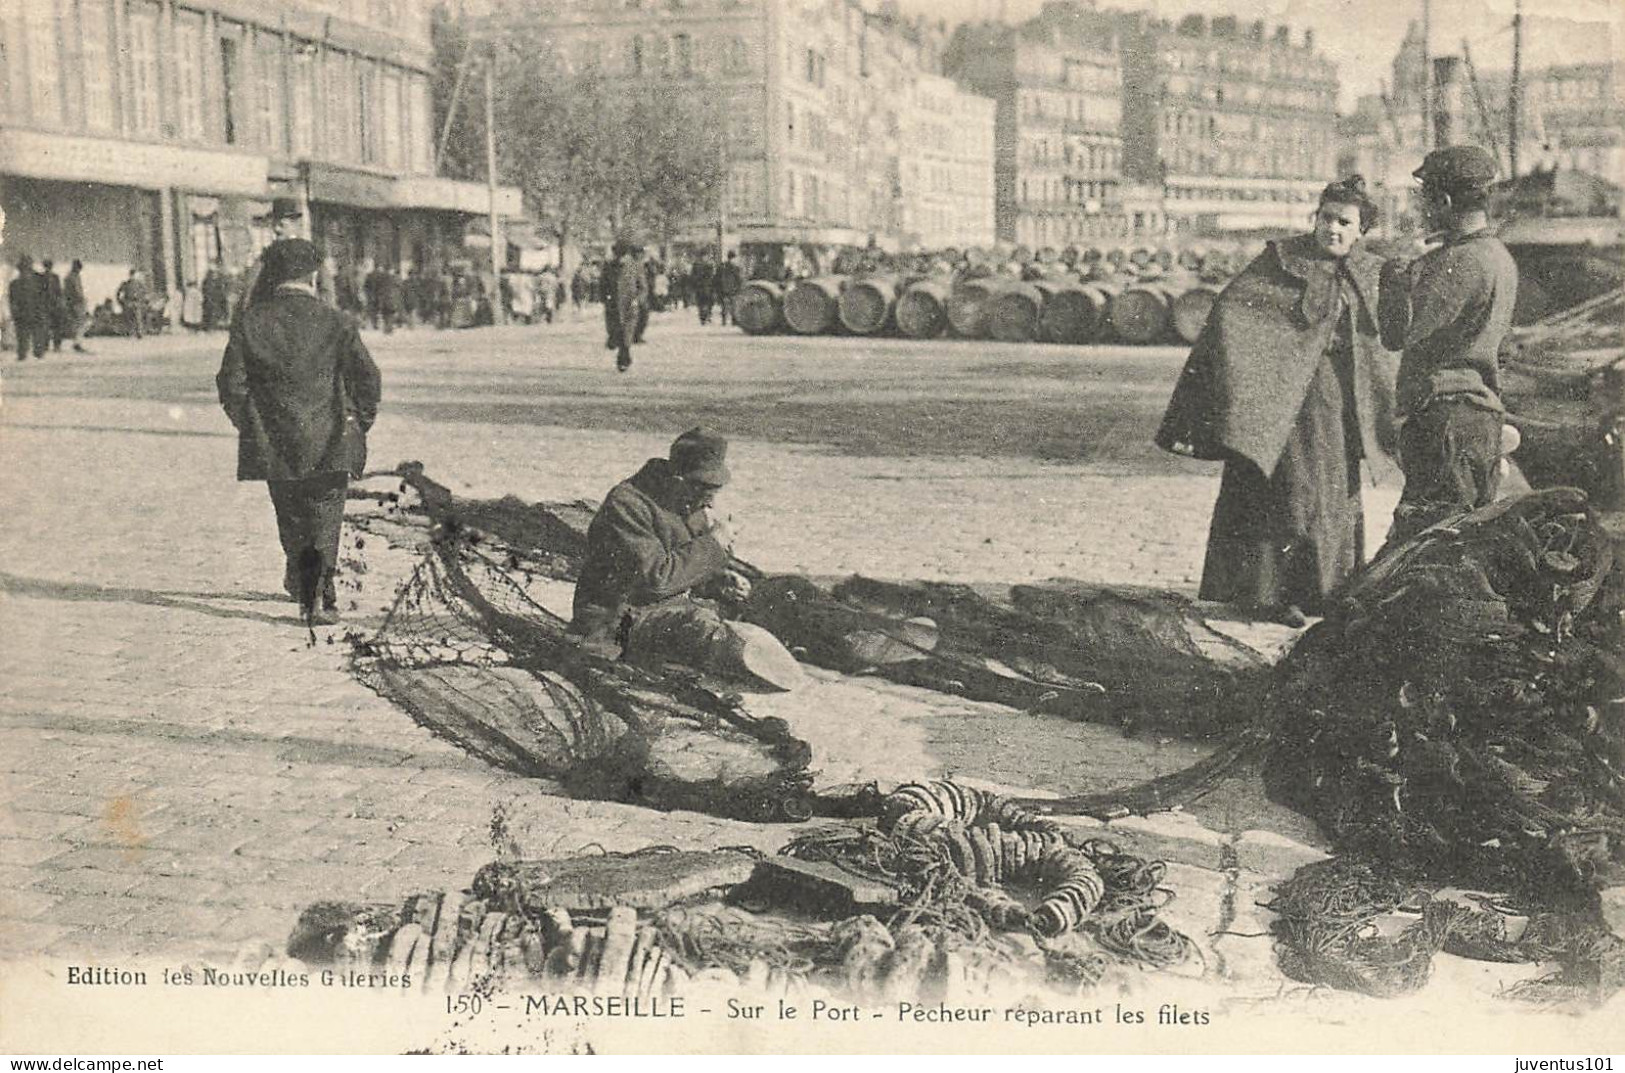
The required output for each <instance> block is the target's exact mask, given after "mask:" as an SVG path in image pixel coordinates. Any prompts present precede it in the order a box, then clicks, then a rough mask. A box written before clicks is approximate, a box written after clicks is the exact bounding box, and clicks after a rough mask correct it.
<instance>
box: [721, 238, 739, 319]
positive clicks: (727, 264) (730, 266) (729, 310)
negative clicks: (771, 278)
mask: <svg viewBox="0 0 1625 1073" xmlns="http://www.w3.org/2000/svg"><path fill="white" fill-rule="evenodd" d="M744 286H745V276H744V273H743V272H742V271H741V270H740V267H739V261H738V253H737V252H736V251H734V250H729V251H728V259H727V260H726V261H724V262H722V264H721V265H720V266H718V268H717V305H718V306H719V315H720V319H721V321H722V323H723V324H733V323H735V322H734V299H736V298H737V297H739V292H740V291H741V290H743V289H744Z"/></svg>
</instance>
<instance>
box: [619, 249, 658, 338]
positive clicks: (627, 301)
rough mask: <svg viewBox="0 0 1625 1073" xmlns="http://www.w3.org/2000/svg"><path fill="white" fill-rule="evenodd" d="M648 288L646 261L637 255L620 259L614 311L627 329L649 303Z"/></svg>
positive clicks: (634, 325)
mask: <svg viewBox="0 0 1625 1073" xmlns="http://www.w3.org/2000/svg"><path fill="white" fill-rule="evenodd" d="M650 290H651V288H650V286H649V269H648V263H647V262H645V261H643V260H642V259H640V258H637V257H627V258H625V259H624V260H623V261H621V267H620V271H619V272H618V273H617V274H616V279H615V311H616V313H617V314H618V315H619V317H620V321H621V323H622V324H623V325H625V326H626V328H627V329H628V330H629V331H630V330H632V329H634V328H635V327H636V325H637V323H638V319H639V318H640V317H641V316H642V315H643V310H644V309H645V308H647V306H648V305H649V292H650Z"/></svg>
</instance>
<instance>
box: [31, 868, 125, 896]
mask: <svg viewBox="0 0 1625 1073" xmlns="http://www.w3.org/2000/svg"><path fill="white" fill-rule="evenodd" d="M142 878H143V876H142V874H141V873H138V872H108V871H103V870H101V869H96V868H74V869H69V870H66V871H41V872H38V873H36V875H35V881H34V884H33V885H34V887H35V888H37V889H38V890H41V891H44V892H46V893H49V894H84V895H99V896H103V897H122V896H123V895H126V894H128V893H130V892H131V891H132V890H134V889H135V888H136V887H137V886H138V885H139V884H140V883H141V881H142Z"/></svg>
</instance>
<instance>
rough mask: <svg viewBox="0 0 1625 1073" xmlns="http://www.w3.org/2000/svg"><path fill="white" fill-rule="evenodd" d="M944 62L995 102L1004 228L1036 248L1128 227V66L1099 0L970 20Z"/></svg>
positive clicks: (1001, 231) (1003, 233)
mask: <svg viewBox="0 0 1625 1073" xmlns="http://www.w3.org/2000/svg"><path fill="white" fill-rule="evenodd" d="M945 67H946V69H947V71H948V73H949V74H951V75H952V76H953V77H954V78H956V79H957V80H958V81H959V82H960V83H961V84H962V85H964V86H966V87H968V88H970V89H973V90H975V91H976V92H979V93H982V94H985V95H987V96H990V97H992V98H993V99H994V101H995V115H996V133H995V164H994V175H995V185H996V193H997V208H996V219H997V231H998V237H999V238H1000V239H1002V240H1004V241H1007V242H1015V243H1019V244H1022V245H1026V246H1029V247H1032V248H1034V249H1037V248H1041V247H1044V246H1063V245H1070V244H1072V243H1074V242H1079V241H1086V240H1092V239H1103V238H1110V237H1118V236H1124V235H1127V234H1128V232H1129V226H1130V225H1129V221H1128V218H1127V217H1125V215H1124V213H1123V211H1122V205H1121V202H1120V198H1119V187H1120V185H1121V182H1122V178H1123V171H1122V165H1123V136H1122V127H1123V106H1122V100H1123V96H1122V95H1123V71H1122V65H1121V62H1120V59H1119V53H1118V50H1117V41H1116V34H1115V29H1114V27H1113V25H1112V24H1111V22H1109V21H1108V20H1104V19H1102V18H1100V17H1098V16H1096V14H1095V13H1094V12H1093V10H1092V5H1084V4H1079V3H1064V2H1063V3H1047V4H1045V6H1044V11H1043V14H1041V15H1040V16H1039V17H1037V18H1035V19H1033V20H1030V21H1029V22H1027V23H1025V24H1023V25H1021V26H1008V25H1005V24H1002V23H991V22H984V23H977V24H970V25H966V26H962V27H960V28H959V30H958V32H957V33H956V34H955V35H954V39H953V41H952V43H951V44H950V46H949V51H948V55H947V58H946V61H945Z"/></svg>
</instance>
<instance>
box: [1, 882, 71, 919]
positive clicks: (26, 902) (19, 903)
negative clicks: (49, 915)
mask: <svg viewBox="0 0 1625 1073" xmlns="http://www.w3.org/2000/svg"><path fill="white" fill-rule="evenodd" d="M61 900H62V898H61V896H60V895H55V894H49V893H47V892H45V891H35V890H0V918H5V919H7V920H29V919H33V918H36V917H39V916H41V915H43V914H44V913H45V912H46V910H48V909H50V908H51V907H52V906H53V905H56V904H58V903H59V902H60V901H61ZM3 927H4V925H0V928H3Z"/></svg>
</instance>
